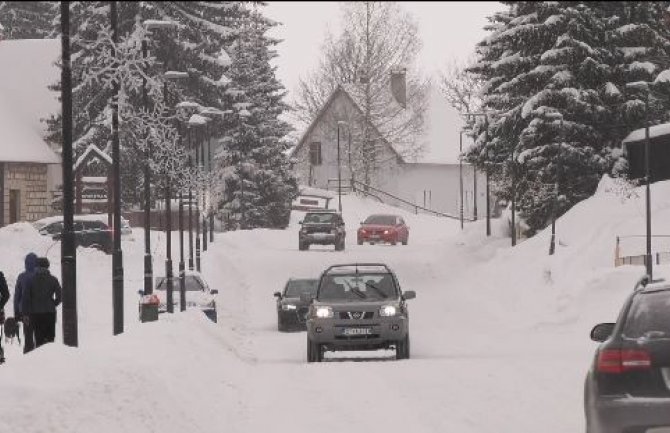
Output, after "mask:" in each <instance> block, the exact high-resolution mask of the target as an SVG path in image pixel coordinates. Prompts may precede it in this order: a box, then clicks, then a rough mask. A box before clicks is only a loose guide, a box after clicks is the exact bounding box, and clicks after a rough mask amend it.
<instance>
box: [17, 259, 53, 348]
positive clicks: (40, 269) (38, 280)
mask: <svg viewBox="0 0 670 433" xmlns="http://www.w3.org/2000/svg"><path fill="white" fill-rule="evenodd" d="M60 302H61V286H60V283H59V282H58V280H57V279H56V277H54V276H53V275H51V273H50V272H49V259H47V258H46V257H39V258H38V259H37V268H36V269H35V275H33V278H32V279H31V280H30V282H29V283H28V286H27V290H25V291H24V292H23V298H22V300H21V312H22V314H23V323H26V321H27V322H28V323H29V324H32V327H33V330H34V332H35V347H40V346H41V345H43V344H44V343H52V342H53V341H54V338H55V337H56V307H57V306H58V305H60Z"/></svg>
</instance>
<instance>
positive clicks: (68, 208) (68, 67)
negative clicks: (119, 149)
mask: <svg viewBox="0 0 670 433" xmlns="http://www.w3.org/2000/svg"><path fill="white" fill-rule="evenodd" d="M60 26H61V52H62V64H63V65H62V68H61V105H62V117H63V126H62V128H63V163H62V167H63V236H62V239H63V242H61V281H62V282H63V343H64V344H65V345H66V346H70V347H77V346H79V335H78V334H79V332H78V324H77V254H76V249H75V242H74V230H73V229H74V194H73V188H74V176H73V173H72V167H73V155H72V64H71V60H70V2H67V1H62V2H60Z"/></svg>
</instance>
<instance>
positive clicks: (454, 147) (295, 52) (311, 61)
mask: <svg viewBox="0 0 670 433" xmlns="http://www.w3.org/2000/svg"><path fill="white" fill-rule="evenodd" d="M400 3H401V5H402V6H403V7H404V8H405V10H407V11H408V12H410V13H411V14H412V15H413V16H414V18H415V19H416V20H417V22H418V25H419V35H420V37H421V39H422V42H423V49H422V50H421V52H420V53H419V56H418V60H417V63H418V65H419V66H420V67H421V68H422V69H423V70H424V72H425V73H428V74H431V76H432V77H433V78H434V79H435V78H436V77H437V71H438V70H439V69H441V68H442V67H443V66H444V65H445V64H446V63H447V61H448V60H449V59H452V58H454V59H466V58H467V57H469V56H470V55H471V54H472V53H473V52H474V47H475V44H476V43H477V42H479V41H480V40H481V39H483V38H484V37H485V36H486V32H485V31H484V30H483V27H484V25H486V23H487V21H486V17H487V16H489V15H491V14H492V13H494V12H495V11H498V10H502V9H504V6H503V5H501V4H500V3H498V2H400ZM264 13H265V14H266V16H268V17H269V18H271V19H274V20H276V21H278V22H280V23H282V25H280V26H277V27H276V28H275V29H273V30H272V32H271V33H270V35H271V36H274V37H276V38H279V39H282V40H283V42H281V43H280V44H279V45H278V46H277V52H278V54H279V57H278V58H276V59H275V62H274V64H276V65H277V67H278V69H277V76H278V78H279V79H280V80H281V81H282V83H284V85H285V86H286V88H287V90H288V91H289V95H288V99H287V100H288V101H290V100H291V99H292V96H293V93H292V92H293V91H294V90H295V89H296V87H297V83H298V78H299V77H301V76H305V75H306V74H307V73H308V72H310V71H312V70H314V69H315V68H316V67H317V65H318V63H319V60H320V59H321V56H320V48H321V44H322V43H323V40H324V36H325V33H326V30H327V29H330V30H331V31H332V32H333V33H335V34H337V31H338V29H339V27H340V22H339V21H340V8H339V3H338V2H268V3H267V7H265V8H264ZM434 81H436V80H434ZM460 127H461V122H460V120H459V118H458V115H457V114H456V112H455V110H453V109H452V108H451V107H450V106H448V105H447V103H446V102H445V101H444V99H443V98H442V97H440V96H439V93H437V92H435V93H434V94H433V95H432V96H431V110H430V112H429V114H428V125H427V139H428V142H429V146H430V149H429V154H428V155H426V160H435V161H438V160H439V161H455V158H456V157H457V155H458V131H459V128H460ZM299 132H300V133H301V132H302V131H299Z"/></svg>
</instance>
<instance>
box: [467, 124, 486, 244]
mask: <svg viewBox="0 0 670 433" xmlns="http://www.w3.org/2000/svg"><path fill="white" fill-rule="evenodd" d="M463 114H464V115H465V116H468V117H469V116H484V142H485V143H488V139H489V113H488V112H486V111H484V112H481V113H469V112H468V113H463ZM475 176H476V175H475ZM485 178H486V236H491V199H490V184H489V169H488V167H486V166H485ZM476 182H477V181H476V179H475V185H476ZM475 190H476V186H475ZM474 202H475V205H474V206H475V209H476V207H477V196H476V195H475V199H474ZM474 219H477V211H476V210H475V211H474Z"/></svg>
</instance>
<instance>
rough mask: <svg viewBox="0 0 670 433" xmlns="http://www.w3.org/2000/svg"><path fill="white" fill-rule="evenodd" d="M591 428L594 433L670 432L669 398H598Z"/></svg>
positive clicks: (594, 407)
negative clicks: (660, 430)
mask: <svg viewBox="0 0 670 433" xmlns="http://www.w3.org/2000/svg"><path fill="white" fill-rule="evenodd" d="M591 425H592V427H593V433H646V432H647V431H648V430H649V429H652V428H655V427H666V428H668V429H669V431H670V398H649V397H599V398H598V399H597V400H596V402H595V404H594V406H593V412H592V419H591ZM652 431H653V430H652Z"/></svg>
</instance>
